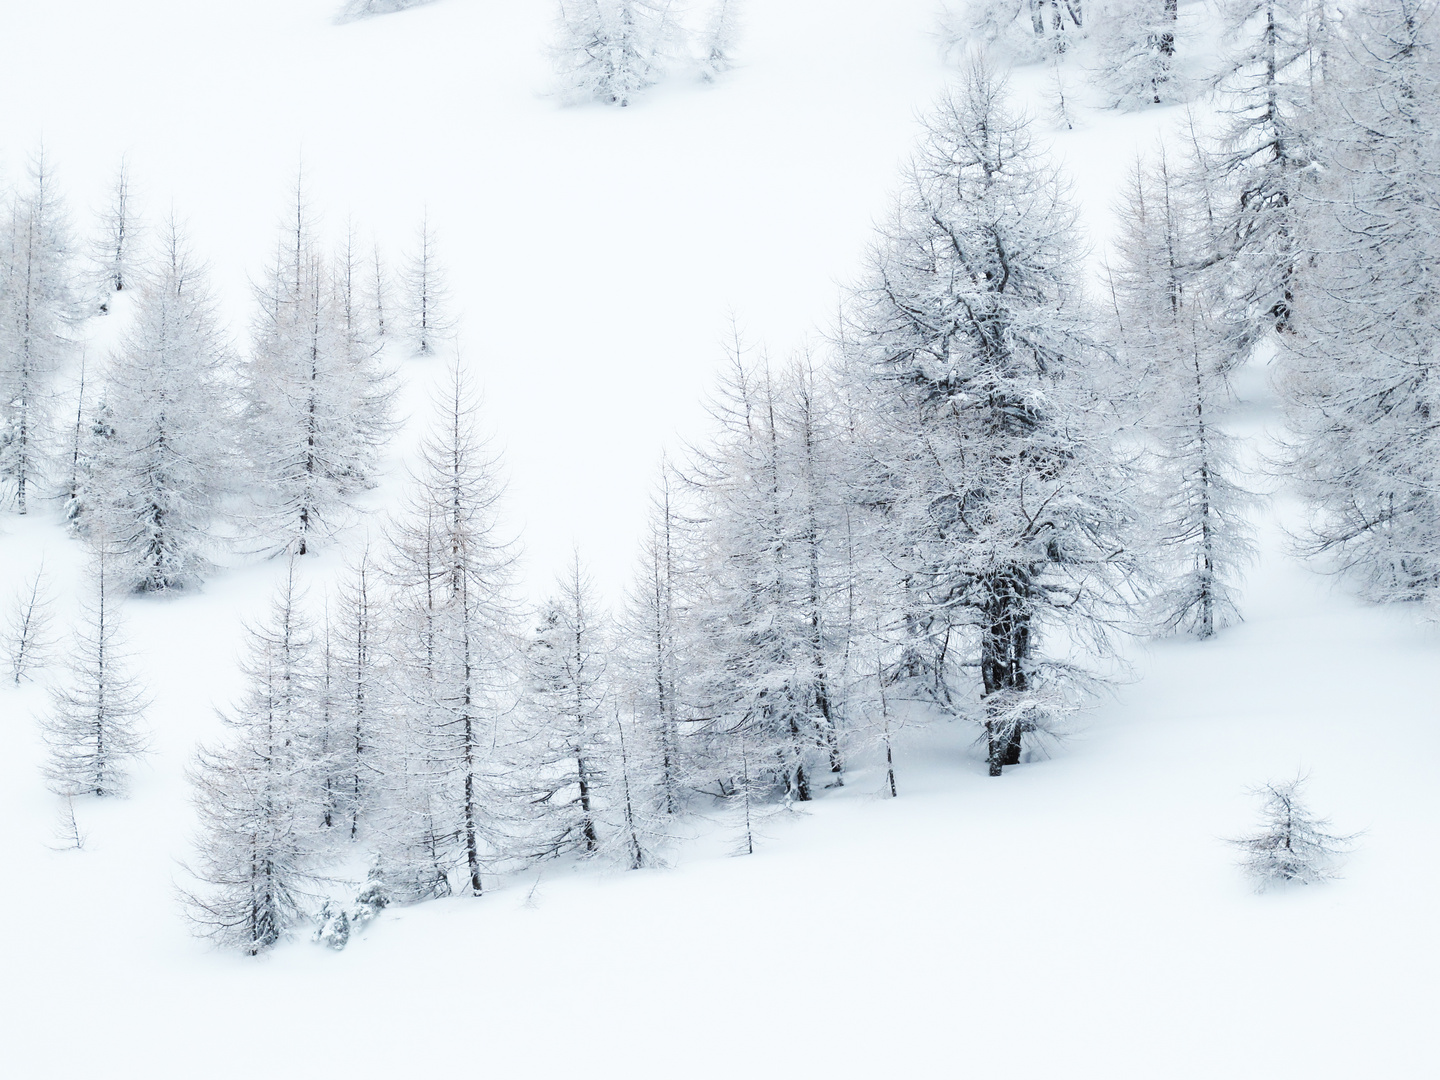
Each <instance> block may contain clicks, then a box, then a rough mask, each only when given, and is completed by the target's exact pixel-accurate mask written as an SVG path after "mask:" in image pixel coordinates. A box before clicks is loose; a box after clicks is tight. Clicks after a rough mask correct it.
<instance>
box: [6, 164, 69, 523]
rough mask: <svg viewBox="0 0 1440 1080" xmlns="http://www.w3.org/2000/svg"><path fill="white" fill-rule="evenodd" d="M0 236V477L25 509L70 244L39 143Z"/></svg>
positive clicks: (62, 310) (57, 358)
mask: <svg viewBox="0 0 1440 1080" xmlns="http://www.w3.org/2000/svg"><path fill="white" fill-rule="evenodd" d="M6 225H7V228H6V233H7V235H6V236H5V237H4V238H3V242H0V482H4V483H5V484H6V485H7V486H8V488H9V495H10V497H11V498H13V500H14V503H15V508H16V510H17V511H18V512H19V513H21V514H24V513H25V512H26V511H27V510H28V508H29V500H30V496H31V495H32V494H33V493H34V491H35V487H36V482H37V481H39V480H42V479H43V473H44V464H45V461H44V457H45V455H44V444H45V436H46V433H47V421H48V419H49V394H48V390H49V383H50V379H51V377H52V376H53V375H54V373H55V371H56V369H57V368H58V367H60V365H61V364H62V363H63V362H64V361H65V359H66V358H67V357H68V356H69V354H70V350H71V348H72V343H71V340H70V337H69V334H68V327H69V324H70V323H71V322H72V321H73V320H74V318H75V317H76V315H77V313H78V308H77V305H76V302H75V296H74V283H73V268H72V264H73V256H74V245H73V243H72V241H71V237H70V225H69V219H68V217H67V215H66V212H65V208H64V205H63V203H62V202H61V199H60V194H59V191H58V190H57V187H56V183H55V175H54V170H53V169H51V168H50V166H49V165H48V163H47V162H46V160H45V154H44V151H43V150H42V151H40V152H39V153H37V154H36V155H35V157H34V158H32V159H31V161H30V170H29V185H28V187H27V188H25V189H24V190H23V191H22V192H20V193H19V194H17V195H16V196H15V197H14V198H13V199H12V200H11V205H10V207H9V221H8V222H7V223H6Z"/></svg>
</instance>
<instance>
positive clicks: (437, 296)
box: [377, 211, 455, 356]
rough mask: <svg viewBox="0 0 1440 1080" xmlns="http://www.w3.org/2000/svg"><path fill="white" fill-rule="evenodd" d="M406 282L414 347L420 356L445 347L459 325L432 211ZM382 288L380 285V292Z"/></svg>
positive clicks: (417, 242)
mask: <svg viewBox="0 0 1440 1080" xmlns="http://www.w3.org/2000/svg"><path fill="white" fill-rule="evenodd" d="M377 265H378V264H377ZM377 272H378V271H377ZM403 282H404V289H405V304H406V307H405V312H404V316H405V324H406V330H407V333H408V335H409V338H410V344H411V347H412V348H413V349H414V351H415V353H416V354H417V355H419V356H431V355H434V354H435V353H436V352H438V351H439V350H440V349H441V348H443V347H444V345H445V342H446V341H447V340H448V339H449V337H450V335H451V333H452V332H453V331H454V328H455V326H454V323H453V322H452V321H451V319H450V313H449V311H448V307H449V303H450V290H449V288H448V287H447V286H446V284H445V273H444V270H443V269H442V268H441V266H440V261H439V259H438V258H437V256H436V249H435V231H434V230H433V229H432V228H431V227H430V215H429V212H428V211H427V212H426V214H425V216H424V217H423V218H422V219H421V220H420V229H419V231H418V232H417V234H416V239H415V250H414V251H413V252H412V253H411V255H410V260H409V262H408V263H407V264H406V266H405V271H404V275H403ZM378 291H379V290H378V286H377V294H378Z"/></svg>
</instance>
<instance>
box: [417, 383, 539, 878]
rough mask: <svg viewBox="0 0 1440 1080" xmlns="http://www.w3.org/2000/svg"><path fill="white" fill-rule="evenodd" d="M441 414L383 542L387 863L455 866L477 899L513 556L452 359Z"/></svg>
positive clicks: (497, 490) (490, 831) (505, 662)
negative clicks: (393, 696)
mask: <svg viewBox="0 0 1440 1080" xmlns="http://www.w3.org/2000/svg"><path fill="white" fill-rule="evenodd" d="M441 407H442V409H443V412H442V414H441V415H442V418H443V419H442V421H441V423H440V425H439V427H438V428H437V430H436V431H435V432H434V433H433V434H432V436H431V437H430V438H429V439H427V440H426V441H425V443H424V444H423V445H422V447H421V451H420V464H419V467H418V469H417V471H416V473H415V475H414V478H413V482H412V487H411V494H410V498H409V505H408V507H407V509H406V512H405V513H404V515H403V516H402V517H401V518H400V519H399V520H398V521H397V523H396V524H395V526H394V531H393V536H392V540H393V548H394V551H393V554H392V567H391V579H392V582H393V585H394V588H395V592H396V603H397V605H398V607H399V610H400V612H401V616H402V620H403V621H402V626H403V630H404V641H403V644H404V648H405V658H406V666H407V668H408V675H407V677H406V694H407V697H408V702H407V706H406V710H407V712H408V713H409V719H408V723H407V726H406V728H405V729H404V731H405V734H406V735H407V736H408V737H409V740H410V745H409V747H407V748H406V751H405V756H406V758H407V759H408V761H409V762H410V773H409V775H408V776H407V791H406V793H405V799H406V807H405V809H404V811H403V816H402V820H401V822H400V824H399V826H397V827H398V829H399V831H400V833H401V835H402V837H403V840H404V842H403V843H401V844H400V848H401V850H400V852H399V855H398V859H397V857H396V855H394V854H392V862H396V861H398V862H399V863H400V864H401V865H403V866H405V867H406V868H407V870H406V873H407V874H408V873H410V872H411V871H413V870H414V869H415V868H416V867H417V866H418V867H420V868H421V869H425V868H427V867H428V868H430V870H433V871H436V872H438V873H439V874H441V875H442V876H446V875H448V874H449V873H450V872H451V871H452V870H454V869H457V868H458V869H459V870H460V871H461V872H462V874H463V880H464V882H465V885H464V887H465V888H468V889H469V891H470V892H471V894H472V895H474V896H479V895H480V894H481V891H482V882H481V873H482V870H483V868H484V866H485V864H486V862H487V861H488V860H489V859H490V858H491V857H492V856H494V855H498V854H499V853H500V851H501V850H502V849H503V837H502V835H501V828H500V826H501V819H502V816H503V809H502V807H501V806H500V798H499V794H498V793H499V790H500V788H501V777H500V775H499V773H500V766H501V764H502V762H501V761H500V760H499V754H498V746H497V743H498V740H499V738H500V731H499V727H500V723H501V721H502V718H503V717H505V716H506V715H507V714H508V713H509V710H510V707H511V706H510V699H511V697H512V695H513V686H512V679H511V675H510V672H511V670H512V664H513V662H514V659H515V654H514V640H515V639H514V632H513V618H514V603H513V600H512V598H511V587H512V586H511V576H512V567H513V562H514V556H513V553H512V550H511V544H510V542H509V541H507V540H506V539H504V538H503V536H502V533H501V523H500V504H501V499H502V495H503V486H502V484H501V481H500V477H499V475H498V473H499V461H498V459H497V457H496V455H495V454H494V452H493V451H491V450H490V448H489V447H488V445H487V444H486V443H485V441H484V440H483V439H482V438H481V437H480V436H479V434H478V433H477V431H476V427H477V422H478V406H477V404H476V403H475V400H474V399H473V397H472V395H471V393H470V391H469V389H468V386H467V383H466V380H465V377H464V375H463V374H462V372H461V369H460V366H459V362H458V361H457V362H456V364H455V366H454V368H453V371H452V374H451V378H450V387H449V393H448V394H447V397H446V400H444V401H443V403H441ZM429 872H430V871H429V870H426V874H427V875H429ZM428 880H429V881H430V882H431V883H432V887H435V888H438V884H436V883H435V882H434V878H433V876H431V877H429V878H428ZM445 888H446V889H447V890H448V884H447V885H446V886H445Z"/></svg>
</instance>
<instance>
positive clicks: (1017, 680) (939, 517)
mask: <svg viewBox="0 0 1440 1080" xmlns="http://www.w3.org/2000/svg"><path fill="white" fill-rule="evenodd" d="M1077 240H1078V238H1077V235H1076V224H1075V210H1074V208H1073V207H1072V206H1071V204H1070V203H1069V202H1068V201H1067V199H1066V195H1065V187H1064V184H1063V181H1062V179H1061V177H1060V175H1059V173H1058V171H1057V170H1056V168H1055V166H1054V165H1053V164H1051V163H1050V162H1049V161H1048V160H1047V159H1046V158H1045V157H1044V156H1043V155H1042V154H1041V153H1040V152H1039V151H1038V150H1037V149H1036V148H1035V147H1034V146H1033V145H1032V142H1031V137H1030V133H1029V128H1028V125H1027V123H1026V122H1025V121H1024V120H1023V119H1021V118H1019V117H1018V116H1016V114H1014V113H1013V112H1012V111H1011V109H1010V108H1009V106H1008V104H1007V101H1006V97H1005V88H1004V84H1003V82H1002V81H1001V80H1000V79H999V78H998V77H997V76H996V75H994V74H993V72H991V71H990V70H989V69H988V68H986V67H985V66H984V65H983V64H979V63H977V64H974V65H972V66H971V67H970V68H969V69H968V70H967V72H966V74H965V77H964V78H963V80H962V81H961V82H960V83H959V85H958V86H957V87H956V88H955V89H954V90H952V91H951V92H950V93H949V94H948V95H947V96H946V97H945V98H944V99H942V101H941V102H940V105H939V107H938V108H937V109H936V110H935V111H934V112H933V113H932V114H931V115H930V117H929V118H928V120H927V123H926V132H925V136H924V137H923V139H922V142H921V146H920V148H919V151H918V153H917V154H916V156H915V159H914V161H913V164H912V166H911V168H910V170H909V173H908V176H907V177H906V182H905V187H904V191H903V194H902V196H901V199H900V203H899V206H898V207H897V210H896V213H895V215H894V217H893V218H892V220H891V221H890V223H889V224H888V225H887V226H886V227H885V228H884V229H883V231H882V235H881V238H880V240H879V242H878V243H877V245H876V247H875V249H874V251H873V253H872V255H871V259H870V268H869V271H868V273H867V275H866V277H865V279H864V281H863V283H862V284H861V286H860V287H859V289H858V290H856V292H855V295H854V297H853V299H852V301H851V304H850V307H849V312H848V321H849V324H850V325H849V327H848V328H847V331H846V352H847V354H848V355H847V357H846V366H847V369H848V376H849V378H850V379H851V380H852V381H853V382H854V383H855V384H856V385H855V389H854V390H853V394H854V396H855V397H856V398H857V399H858V400H859V402H860V403H861V406H862V408H863V410H864V415H865V424H866V426H867V427H868V428H869V429H870V430H871V432H873V433H872V434H869V435H868V436H867V438H868V439H869V441H870V443H871V445H870V446H869V448H868V452H869V456H870V458H871V460H870V462H869V463H868V466H867V468H866V470H865V471H864V472H863V473H861V474H860V475H859V476H858V478H857V480H856V487H857V491H856V498H857V500H858V501H860V502H861V503H862V505H868V506H873V507H876V508H877V509H878V510H879V511H880V512H881V514H882V517H883V529H882V531H881V533H880V536H879V543H880V544H881V552H880V556H879V557H878V558H877V559H876V560H875V563H876V565H886V564H888V565H889V566H891V567H893V568H894V571H893V573H892V574H891V575H890V580H889V582H888V588H889V589H890V598H889V602H888V603H887V604H886V605H885V606H886V608H887V609H888V610H889V611H890V612H891V621H892V622H894V623H896V624H898V625H899V626H900V627H901V628H903V634H904V636H905V638H906V639H908V644H907V648H906V652H905V654H904V657H905V658H904V661H903V664H902V666H901V667H900V669H898V670H896V671H895V672H893V673H892V674H891V675H890V676H889V677H890V678H892V679H894V680H895V681H896V682H897V683H903V684H904V687H903V689H904V691H905V692H906V693H908V694H911V695H915V696H923V697H924V698H926V699H928V700H930V701H932V702H934V704H935V705H936V706H938V707H939V708H940V709H941V710H942V711H943V712H948V713H951V714H953V715H959V716H967V717H974V718H976V719H978V720H979V721H980V722H981V723H982V724H983V725H984V729H985V738H986V742H987V744H988V758H989V765H990V773H991V775H992V776H998V775H1000V773H1001V770H1002V768H1003V767H1004V766H1005V765H1014V764H1016V763H1018V762H1019V760H1020V757H1021V751H1022V747H1023V745H1024V743H1025V740H1026V738H1027V736H1031V735H1032V734H1034V733H1039V732H1043V731H1045V730H1047V729H1050V728H1051V727H1053V726H1054V725H1055V724H1056V723H1057V722H1058V720H1059V718H1061V717H1063V716H1064V715H1065V714H1066V712H1067V711H1068V710H1069V708H1070V706H1071V704H1072V703H1073V700H1074V697H1075V694H1076V692H1077V690H1079V689H1081V688H1082V687H1083V683H1084V677H1085V667H1084V665H1083V664H1078V663H1076V661H1077V660H1083V659H1085V658H1086V657H1087V656H1093V655H1094V654H1095V653H1096V651H1103V649H1104V646H1105V640H1106V636H1105V625H1106V619H1107V616H1108V615H1109V613H1110V610H1111V608H1110V605H1111V604H1112V603H1114V602H1117V601H1123V600H1124V599H1125V594H1124V593H1123V592H1122V591H1121V590H1120V581H1121V579H1122V577H1124V576H1125V574H1126V573H1128V572H1130V571H1132V570H1133V569H1134V568H1135V566H1134V563H1135V560H1134V556H1133V554H1132V553H1131V552H1130V545H1129V540H1128V533H1129V529H1130V526H1131V524H1132V519H1133V516H1134V511H1133V508H1132V505H1131V493H1130V487H1131V483H1130V480H1129V478H1128V477H1127V476H1126V474H1125V472H1124V470H1123V469H1122V467H1121V464H1120V463H1119V462H1118V461H1117V459H1116V456H1115V455H1114V453H1113V451H1112V450H1111V449H1110V447H1109V445H1108V444H1107V442H1106V440H1105V439H1104V438H1103V437H1102V435H1103V432H1101V431H1100V430H1098V428H1097V426H1096V420H1095V414H1096V413H1097V411H1098V410H1096V409H1094V408H1093V407H1092V406H1093V400H1092V399H1093V396H1094V389H1093V387H1094V375H1093V372H1094V368H1095V364H1096V361H1097V353H1098V350H1097V347H1096V345H1095V343H1094V340H1093V338H1092V332H1091V326H1090V324H1091V321H1092V313H1091V312H1090V310H1089V309H1088V307H1087V304H1086V301H1085V297H1084V294H1083V292H1082V291H1081V288H1080V285H1079V282H1078V280H1077V276H1076V275H1077V267H1078V259H1077V253H1076V245H1077ZM1047 633H1048V634H1052V635H1055V636H1056V638H1058V639H1059V640H1061V641H1063V642H1065V643H1066V645H1065V646H1064V647H1062V648H1061V649H1060V650H1058V651H1055V652H1048V653H1047V651H1046V649H1045V647H1044V636H1045V635H1046V634H1047ZM975 674H978V675H979V679H978V685H975V683H974V682H972V681H971V680H973V679H974V675H975ZM962 677H963V681H962ZM977 698H978V699H979V700H978V702H977V700H976V699H977Z"/></svg>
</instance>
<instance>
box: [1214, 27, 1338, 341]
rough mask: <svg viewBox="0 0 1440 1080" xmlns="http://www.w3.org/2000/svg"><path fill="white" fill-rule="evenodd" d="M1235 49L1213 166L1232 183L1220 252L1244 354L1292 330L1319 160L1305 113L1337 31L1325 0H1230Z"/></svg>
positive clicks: (1226, 81) (1224, 85) (1223, 81)
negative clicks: (1306, 193)
mask: <svg viewBox="0 0 1440 1080" xmlns="http://www.w3.org/2000/svg"><path fill="white" fill-rule="evenodd" d="M1224 14H1225V17H1226V20H1227V22H1228V26H1229V29H1230V31H1231V34H1232V35H1233V37H1234V39H1235V41H1236V43H1237V44H1236V47H1235V50H1234V51H1233V53H1232V54H1231V56H1230V57H1229V59H1228V62H1227V64H1226V66H1225V70H1224V71H1223V72H1222V75H1221V80H1220V85H1221V89H1222V91H1223V97H1224V101H1225V102H1226V112H1227V114H1228V123H1227V127H1226V131H1225V135H1224V139H1223V143H1222V145H1221V148H1220V150H1219V152H1218V153H1217V154H1215V155H1214V157H1213V158H1212V159H1211V164H1212V167H1213V168H1214V169H1216V170H1217V173H1218V175H1219V176H1220V177H1221V178H1222V179H1223V181H1224V182H1225V184H1226V185H1227V191H1226V194H1227V196H1228V203H1227V204H1226V205H1225V206H1224V207H1223V208H1222V209H1223V211H1224V213H1223V219H1222V220H1223V223H1224V229H1225V236H1224V239H1223V245H1224V246H1223V247H1222V249H1221V250H1220V251H1218V252H1216V253H1215V258H1216V259H1217V260H1219V263H1218V265H1219V272H1221V273H1223V274H1224V277H1225V280H1226V284H1227V288H1228V291H1229V292H1230V293H1231V294H1232V296H1233V299H1234V303H1235V306H1236V310H1235V312H1234V314H1233V315H1232V322H1233V324H1234V334H1235V344H1234V348H1235V349H1236V351H1237V352H1238V353H1245V352H1248V350H1249V349H1250V348H1252V347H1253V346H1254V344H1255V342H1257V341H1258V340H1260V339H1261V338H1262V337H1263V336H1264V334H1265V333H1266V332H1267V331H1268V330H1270V329H1273V330H1275V331H1277V332H1279V333H1282V334H1283V333H1287V332H1288V331H1290V330H1291V329H1292V324H1293V313H1294V308H1295V270H1296V263H1297V260H1298V259H1299V258H1300V256H1301V253H1302V252H1303V251H1304V250H1305V246H1306V241H1305V240H1304V238H1303V224H1304V222H1303V218H1302V215H1301V208H1302V189H1303V187H1304V183H1305V180H1306V177H1307V176H1310V175H1311V174H1312V173H1313V170H1312V169H1311V166H1312V164H1313V163H1314V161H1315V153H1316V149H1317V148H1316V146H1315V144H1314V141H1313V139H1312V138H1311V137H1310V133H1309V130H1308V126H1307V117H1308V116H1309V114H1310V113H1311V112H1312V110H1313V109H1314V107H1315V103H1316V92H1317V88H1318V85H1319V83H1320V82H1321V64H1320V57H1321V55H1322V53H1323V52H1324V51H1325V49H1326V47H1327V46H1326V42H1327V40H1328V37H1329V34H1330V29H1329V22H1328V20H1327V18H1326V9H1325V3H1324V0H1226V3H1225V4H1224Z"/></svg>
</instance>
